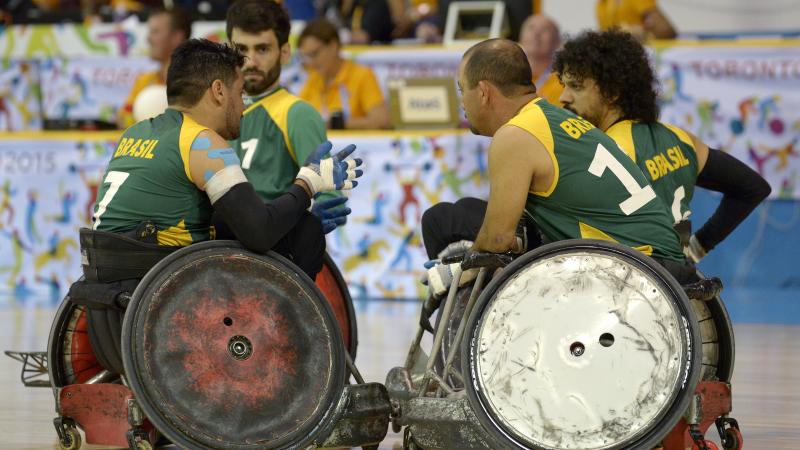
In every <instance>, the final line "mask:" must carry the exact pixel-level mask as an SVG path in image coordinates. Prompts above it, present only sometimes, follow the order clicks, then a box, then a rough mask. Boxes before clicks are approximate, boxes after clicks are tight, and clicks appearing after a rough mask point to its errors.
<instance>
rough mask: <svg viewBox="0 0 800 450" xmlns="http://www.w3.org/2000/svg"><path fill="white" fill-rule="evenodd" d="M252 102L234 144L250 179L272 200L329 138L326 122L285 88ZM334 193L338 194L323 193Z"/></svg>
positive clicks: (328, 195)
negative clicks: (309, 156)
mask: <svg viewBox="0 0 800 450" xmlns="http://www.w3.org/2000/svg"><path fill="white" fill-rule="evenodd" d="M250 101H251V102H252V103H251V104H250V106H249V107H248V108H247V109H245V111H244V114H243V115H242V121H241V128H240V130H239V138H238V139H236V140H234V141H231V146H232V147H233V149H234V150H235V151H236V154H237V155H238V156H239V159H240V160H241V161H242V171H244V174H245V175H246V176H247V179H248V181H250V183H252V184H253V187H254V188H255V190H256V192H258V194H259V195H260V196H261V198H262V199H264V200H265V201H268V200H272V199H274V198H276V197H279V196H280V195H282V194H283V193H285V192H286V190H287V189H289V187H290V186H291V185H292V183H294V179H295V177H296V176H297V172H298V171H299V170H300V167H301V166H302V165H303V163H304V162H305V160H306V158H307V157H308V155H310V154H311V153H312V152H313V151H314V150H315V149H316V148H317V146H318V145H319V144H321V143H323V142H325V141H326V140H327V137H326V132H325V123H324V122H323V121H322V118H321V117H320V115H319V113H318V112H317V111H316V110H315V109H314V108H313V107H312V106H311V105H309V104H308V103H306V102H305V101H303V100H301V99H300V98H298V97H296V96H294V95H292V94H290V93H289V92H288V91H286V89H284V88H282V87H278V88H276V89H274V90H272V91H269V92H267V93H266V94H264V95H262V96H259V97H256V98H253V99H250ZM332 195H338V194H327V195H326V194H323V196H324V197H330V196H332Z"/></svg>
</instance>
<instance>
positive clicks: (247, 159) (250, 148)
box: [242, 138, 258, 169]
mask: <svg viewBox="0 0 800 450" xmlns="http://www.w3.org/2000/svg"><path fill="white" fill-rule="evenodd" d="M242 148H243V149H244V158H242V169H249V168H250V164H251V163H252V162H253V156H255V154H256V148H258V138H253V139H250V140H247V141H244V142H242Z"/></svg>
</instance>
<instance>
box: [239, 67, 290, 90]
mask: <svg viewBox="0 0 800 450" xmlns="http://www.w3.org/2000/svg"><path fill="white" fill-rule="evenodd" d="M251 73H256V74H259V75H261V80H250V81H248V80H247V79H245V80H244V92H245V94H247V95H258V94H261V93H263V92H264V91H266V90H267V89H269V87H270V86H272V85H273V84H274V83H275V82H276V81H278V78H280V76H281V63H280V61H278V62H276V63H275V65H274V66H272V68H270V69H269V70H268V71H267V72H263V71H261V70H258V69H247V70H245V71H244V75H245V76H247V75H248V74H251Z"/></svg>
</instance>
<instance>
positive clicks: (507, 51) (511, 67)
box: [464, 39, 536, 97]
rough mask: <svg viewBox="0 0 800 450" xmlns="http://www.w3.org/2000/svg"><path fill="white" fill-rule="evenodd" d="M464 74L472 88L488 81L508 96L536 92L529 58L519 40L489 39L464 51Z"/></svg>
mask: <svg viewBox="0 0 800 450" xmlns="http://www.w3.org/2000/svg"><path fill="white" fill-rule="evenodd" d="M464 59H466V63H465V65H464V77H465V78H466V80H467V84H468V85H469V88H470V89H471V88H474V87H475V86H477V85H478V82H480V81H482V80H486V81H488V82H490V83H492V84H493V85H494V86H495V87H497V89H499V90H500V92H501V93H502V94H503V95H505V96H506V97H514V96H518V95H525V94H530V93H533V92H536V85H534V84H533V73H532V72H531V65H530V63H529V62H528V57H527V56H525V52H524V51H523V50H522V48H521V47H520V46H519V45H517V43H516V42H514V41H510V40H508V39H488V40H485V41H483V42H479V43H477V44H475V45H473V46H472V47H470V49H469V50H467V51H466V53H464Z"/></svg>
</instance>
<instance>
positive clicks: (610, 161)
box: [508, 98, 684, 261]
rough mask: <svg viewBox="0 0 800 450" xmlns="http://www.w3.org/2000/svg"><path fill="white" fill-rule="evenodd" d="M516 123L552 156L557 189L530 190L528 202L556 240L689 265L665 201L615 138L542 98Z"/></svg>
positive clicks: (539, 222) (514, 121) (524, 110)
mask: <svg viewBox="0 0 800 450" xmlns="http://www.w3.org/2000/svg"><path fill="white" fill-rule="evenodd" d="M508 124H510V125H514V126H517V127H519V128H522V129H523V130H525V131H527V132H529V133H530V134H532V135H533V136H534V137H536V138H537V139H538V140H539V141H540V142H541V143H542V144H543V145H544V146H545V148H546V149H547V151H548V153H549V154H550V157H551V159H552V162H553V168H554V171H555V172H554V176H553V182H552V184H551V185H550V187H549V188H548V189H547V190H546V191H543V192H529V193H528V200H527V203H526V205H525V211H526V212H527V213H528V214H529V215H530V216H531V217H532V218H533V219H534V220H535V221H536V224H537V225H538V227H539V229H540V230H541V232H542V234H543V235H544V236H545V237H546V238H547V239H548V240H550V241H559V240H563V239H578V238H584V239H602V240H607V241H613V242H619V243H621V244H623V245H627V246H629V247H633V248H635V249H637V250H640V251H642V252H643V253H645V254H646V255H651V256H654V257H658V258H664V259H671V260H675V261H683V260H684V256H683V253H682V252H681V248H680V244H679V241H678V235H677V234H676V233H675V231H674V230H673V229H672V219H671V218H670V216H669V212H668V211H667V209H666V207H665V206H664V203H663V202H662V201H661V200H659V199H658V198H657V197H656V194H655V192H654V191H653V188H652V187H651V186H650V184H649V183H648V181H647V178H645V176H644V174H642V171H641V170H639V167H637V166H636V164H635V163H634V162H633V161H632V160H631V159H630V158H628V157H627V156H626V155H625V154H624V153H623V152H622V150H620V149H619V147H618V146H617V144H616V143H615V142H614V141H613V140H612V139H611V138H610V137H608V136H607V135H605V134H604V133H603V132H602V131H600V130H598V129H597V128H595V127H594V126H593V125H592V124H590V123H589V122H588V121H586V120H584V119H582V118H581V117H578V116H576V115H574V114H573V113H571V112H569V111H566V110H564V109H561V108H557V107H555V106H553V105H551V104H550V103H548V102H547V101H546V100H544V99H542V98H537V99H535V100H533V101H531V102H530V103H528V104H527V105H525V107H523V108H522V109H521V110H520V112H519V113H518V114H517V115H516V116H515V117H513V118H512V119H511V120H510V121H509V122H508Z"/></svg>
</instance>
